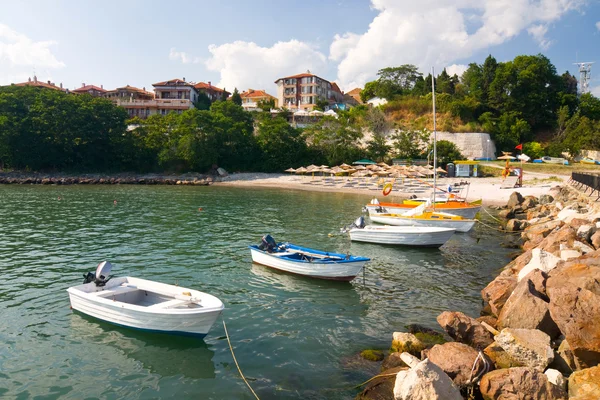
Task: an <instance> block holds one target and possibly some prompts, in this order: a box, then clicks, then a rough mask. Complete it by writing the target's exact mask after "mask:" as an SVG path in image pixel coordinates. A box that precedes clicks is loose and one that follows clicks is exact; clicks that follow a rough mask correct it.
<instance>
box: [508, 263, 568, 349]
mask: <svg viewBox="0 0 600 400" xmlns="http://www.w3.org/2000/svg"><path fill="white" fill-rule="evenodd" d="M546 277H547V275H546V274H545V273H544V272H542V271H541V270H539V269H536V270H534V271H532V272H531V273H530V274H529V275H527V276H526V277H525V278H524V279H523V280H521V282H519V284H518V285H517V287H516V288H515V290H513V292H512V294H511V295H510V297H509V298H508V300H507V301H506V304H505V305H504V307H503V308H502V311H501V312H500V315H499V316H498V329H504V328H524V329H538V330H540V331H542V332H545V333H546V334H548V335H549V336H550V338H555V337H557V336H558V335H559V334H560V331H559V329H558V326H556V323H554V321H553V320H552V318H551V316H550V310H549V305H548V297H547V296H546V291H545V281H546Z"/></svg>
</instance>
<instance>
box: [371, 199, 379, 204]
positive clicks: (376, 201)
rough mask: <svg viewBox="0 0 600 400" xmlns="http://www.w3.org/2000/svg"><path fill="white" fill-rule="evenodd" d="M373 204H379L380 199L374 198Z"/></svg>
mask: <svg viewBox="0 0 600 400" xmlns="http://www.w3.org/2000/svg"><path fill="white" fill-rule="evenodd" d="M371 204H379V200H377V199H373V200H371Z"/></svg>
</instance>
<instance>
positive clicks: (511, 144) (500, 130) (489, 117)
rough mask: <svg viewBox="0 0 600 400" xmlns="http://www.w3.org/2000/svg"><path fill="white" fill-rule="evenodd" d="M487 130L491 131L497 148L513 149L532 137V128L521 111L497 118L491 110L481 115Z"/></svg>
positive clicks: (481, 121) (480, 119)
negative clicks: (523, 117)
mask: <svg viewBox="0 0 600 400" xmlns="http://www.w3.org/2000/svg"><path fill="white" fill-rule="evenodd" d="M479 122H480V123H481V124H482V126H483V129H484V131H485V132H489V133H490V135H491V137H492V139H493V140H494V142H495V143H496V148H497V149H498V150H503V151H513V150H514V148H515V146H517V145H518V144H520V143H523V142H524V141H527V140H529V139H530V133H531V128H530V126H529V124H528V123H527V121H525V120H524V119H522V118H521V115H520V113H517V112H512V111H511V112H507V113H504V114H502V115H500V117H498V118H496V117H494V116H493V114H492V113H491V112H486V113H484V114H482V115H481V117H479Z"/></svg>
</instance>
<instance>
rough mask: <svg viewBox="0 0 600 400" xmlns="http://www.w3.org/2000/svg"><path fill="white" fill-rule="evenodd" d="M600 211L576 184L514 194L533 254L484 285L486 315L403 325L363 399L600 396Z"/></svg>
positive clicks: (513, 216) (508, 213)
mask: <svg viewBox="0 0 600 400" xmlns="http://www.w3.org/2000/svg"><path fill="white" fill-rule="evenodd" d="M599 210H600V208H599V207H598V205H596V204H594V203H591V202H589V200H588V199H587V198H586V197H582V196H580V195H579V193H577V192H576V191H574V190H573V189H571V188H569V187H559V188H554V189H552V190H551V192H550V194H549V195H543V196H540V198H535V197H525V198H523V197H522V196H521V195H520V194H518V193H514V194H513V195H512V196H511V199H510V201H509V202H508V204H507V207H506V208H505V209H504V210H502V213H501V215H503V216H504V217H505V218H507V219H508V221H507V227H508V228H509V229H510V230H512V231H516V234H520V235H521V242H520V243H521V245H522V249H523V252H522V253H521V254H520V255H518V256H517V257H516V258H514V259H513V261H511V262H510V263H509V264H508V265H507V266H506V267H505V268H504V269H503V270H502V272H501V273H500V274H499V275H498V276H497V277H496V278H495V279H494V280H493V281H492V282H490V283H489V284H488V285H487V286H486V287H485V288H484V289H483V290H482V291H481V296H482V299H483V308H482V311H481V315H480V316H479V317H477V318H472V317H470V316H468V315H465V314H464V313H462V312H459V311H446V312H443V313H442V314H440V315H439V316H438V318H437V321H438V323H439V324H440V326H441V327H442V329H443V330H444V333H443V336H442V334H441V333H438V334H436V332H435V331H432V330H429V329H423V328H419V329H415V328H414V327H412V328H411V329H409V332H395V333H394V334H393V338H392V346H391V349H390V352H389V355H388V356H387V357H386V358H385V359H384V361H383V363H382V372H381V374H380V375H378V378H377V379H374V380H372V381H370V382H368V383H367V384H366V386H365V387H364V390H363V391H362V392H361V393H360V394H359V395H358V396H357V398H358V399H402V400H408V399H411V400H417V399H419V400H421V399H422V400H425V399H428V400H430V399H432V400H433V399H440V400H441V399H484V400H491V399H502V400H512V399H515V400H517V399H531V400H534V399H539V400H554V399H575V400H584V399H585V400H591V399H600V212H599ZM511 221H516V222H511ZM442 337H443V338H444V339H442ZM431 338H437V339H436V340H431ZM445 339H449V341H445Z"/></svg>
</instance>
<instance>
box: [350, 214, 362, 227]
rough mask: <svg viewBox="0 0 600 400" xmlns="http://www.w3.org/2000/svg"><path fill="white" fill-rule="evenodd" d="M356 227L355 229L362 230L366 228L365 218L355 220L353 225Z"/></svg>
mask: <svg viewBox="0 0 600 400" xmlns="http://www.w3.org/2000/svg"><path fill="white" fill-rule="evenodd" d="M352 225H354V227H356V228H359V229H362V228H364V227H365V218H364V217H363V216H362V215H361V216H360V217H358V218H356V220H354V223H353V224H352Z"/></svg>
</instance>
